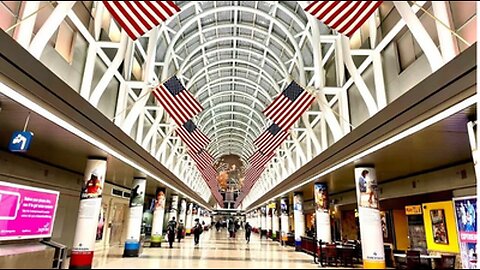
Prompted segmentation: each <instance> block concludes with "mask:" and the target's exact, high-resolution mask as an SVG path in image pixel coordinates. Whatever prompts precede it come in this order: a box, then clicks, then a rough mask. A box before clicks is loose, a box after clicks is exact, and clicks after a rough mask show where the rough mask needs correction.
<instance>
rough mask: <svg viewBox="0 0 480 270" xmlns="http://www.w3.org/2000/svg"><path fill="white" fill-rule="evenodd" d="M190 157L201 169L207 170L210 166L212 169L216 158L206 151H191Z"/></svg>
mask: <svg viewBox="0 0 480 270" xmlns="http://www.w3.org/2000/svg"><path fill="white" fill-rule="evenodd" d="M189 154H190V157H191V158H192V159H193V160H194V161H195V163H196V164H197V167H198V168H199V169H202V170H204V169H206V168H207V167H208V166H210V167H212V164H213V161H214V158H213V157H212V156H211V155H210V154H209V153H208V152H207V151H205V149H201V150H200V151H199V152H193V151H189Z"/></svg>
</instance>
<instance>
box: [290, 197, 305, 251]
mask: <svg viewBox="0 0 480 270" xmlns="http://www.w3.org/2000/svg"><path fill="white" fill-rule="evenodd" d="M302 205H303V194H302V193H295V194H294V195H293V209H294V211H293V219H294V222H295V224H294V225H295V246H300V244H301V237H302V236H304V235H305V218H304V215H303V207H302Z"/></svg>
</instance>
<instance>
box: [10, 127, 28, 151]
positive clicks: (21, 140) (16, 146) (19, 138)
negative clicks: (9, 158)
mask: <svg viewBox="0 0 480 270" xmlns="http://www.w3.org/2000/svg"><path fill="white" fill-rule="evenodd" d="M32 139H33V133H32V132H30V131H15V132H14V133H13V135H12V138H11V139H10V143H9V145H8V149H9V150H10V151H11V152H26V151H28V149H30V143H31V142H32Z"/></svg>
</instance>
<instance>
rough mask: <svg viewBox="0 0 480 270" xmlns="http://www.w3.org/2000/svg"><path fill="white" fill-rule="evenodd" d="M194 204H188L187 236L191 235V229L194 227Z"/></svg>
mask: <svg viewBox="0 0 480 270" xmlns="http://www.w3.org/2000/svg"><path fill="white" fill-rule="evenodd" d="M192 211H193V203H189V204H188V209H187V220H186V221H185V227H186V234H187V235H190V232H191V229H192V227H193V215H192Z"/></svg>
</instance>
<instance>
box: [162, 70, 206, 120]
mask: <svg viewBox="0 0 480 270" xmlns="http://www.w3.org/2000/svg"><path fill="white" fill-rule="evenodd" d="M153 94H154V95H155V97H156V98H157V100H158V102H159V103H160V104H161V105H162V107H163V108H164V109H165V110H166V111H167V113H168V114H169V115H170V117H172V118H173V120H174V121H175V123H176V124H177V125H179V126H181V125H182V124H184V123H185V122H187V121H188V120H190V119H191V118H193V117H194V116H195V115H197V114H199V113H200V112H201V111H203V107H202V105H200V103H199V102H198V101H197V100H196V99H195V98H194V97H193V95H192V94H191V93H190V92H188V91H187V90H186V89H185V87H183V85H182V83H181V82H180V80H179V79H178V78H177V76H172V77H171V78H170V79H168V80H167V81H165V82H164V83H163V84H160V85H159V86H158V87H157V88H155V90H154V91H153Z"/></svg>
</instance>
